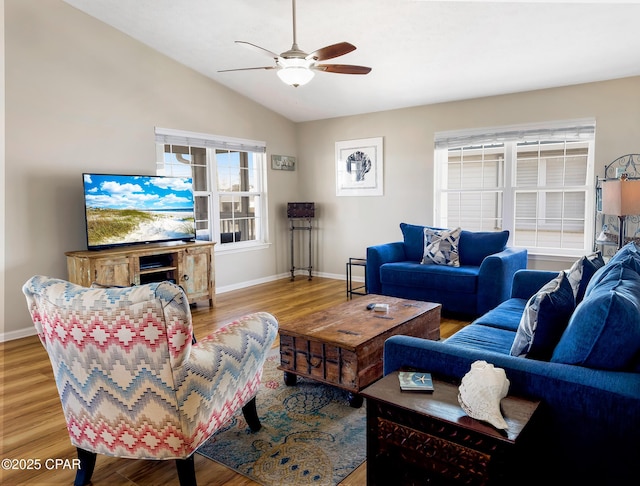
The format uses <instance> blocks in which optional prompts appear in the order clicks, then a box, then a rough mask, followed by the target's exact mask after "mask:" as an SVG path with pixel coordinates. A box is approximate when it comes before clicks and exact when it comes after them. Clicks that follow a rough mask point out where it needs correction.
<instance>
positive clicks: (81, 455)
mask: <svg viewBox="0 0 640 486" xmlns="http://www.w3.org/2000/svg"><path fill="white" fill-rule="evenodd" d="M76 449H77V451H78V459H79V460H80V469H78V472H77V473H76V480H75V481H74V482H73V486H86V485H87V484H90V483H91V476H92V475H93V470H94V468H95V467H96V457H97V456H98V455H97V454H96V453H95V452H89V451H85V450H84V449H80V447H77V448H76Z"/></svg>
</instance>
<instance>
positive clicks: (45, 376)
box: [0, 277, 468, 486]
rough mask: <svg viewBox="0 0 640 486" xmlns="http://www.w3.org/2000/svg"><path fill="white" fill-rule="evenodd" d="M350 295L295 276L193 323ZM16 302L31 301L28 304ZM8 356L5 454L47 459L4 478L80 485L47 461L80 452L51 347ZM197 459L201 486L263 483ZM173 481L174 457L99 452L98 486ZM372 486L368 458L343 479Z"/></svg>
mask: <svg viewBox="0 0 640 486" xmlns="http://www.w3.org/2000/svg"><path fill="white" fill-rule="evenodd" d="M354 299H360V300H362V302H363V305H366V303H368V300H367V297H366V296H354ZM345 300H346V295H345V282H344V281H343V280H334V279H326V278H320V277H314V278H313V279H312V280H307V279H306V278H305V277H296V280H295V281H293V282H292V281H290V280H289V279H288V278H287V279H283V280H278V281H275V282H270V283H266V284H261V285H256V286H253V287H250V288H246V289H242V290H236V291H233V292H228V293H224V294H220V295H218V296H217V299H216V306H215V308H209V307H207V306H206V305H204V304H200V305H198V306H195V307H193V308H192V315H193V326H194V331H195V333H196V337H204V336H205V335H207V334H209V333H210V332H212V331H213V330H215V329H216V328H217V327H219V326H220V325H222V324H224V323H226V322H229V321H230V320H233V319H235V318H237V317H240V316H242V315H244V314H248V313H250V312H256V311H267V312H270V313H272V314H273V315H274V316H275V317H276V318H277V319H278V321H279V322H287V321H290V320H295V319H298V318H300V316H303V315H305V314H307V313H310V312H314V311H316V310H320V309H324V308H327V307H329V306H332V305H335V304H338V303H341V302H344V301H345ZM16 305H25V307H26V303H25V302H18V303H16ZM467 323H468V322H466V321H457V320H452V319H444V318H443V319H442V323H441V328H440V330H441V336H442V337H447V336H450V335H451V334H453V333H454V332H456V331H457V330H458V329H460V328H461V327H463V326H464V325H466V324H467ZM0 358H1V361H0V363H1V369H0V385H1V388H0V407H1V413H2V422H1V426H2V429H1V430H0V437H1V448H0V451H1V452H0V459H10V460H27V461H28V460H29V459H39V460H40V462H41V467H40V469H26V470H11V469H5V468H2V469H0V484H2V485H12V486H13V485H21V484H30V485H59V484H72V483H73V479H74V477H75V470H74V469H69V468H66V469H65V468H64V467H62V466H58V467H54V466H55V465H53V466H51V465H50V464H49V463H47V462H46V461H47V459H54V460H55V459H68V460H73V459H75V458H76V451H75V448H74V447H72V446H71V443H70V442H69V436H68V434H67V430H66V425H65V422H64V417H63V415H62V410H61V407H60V400H59V397H58V393H57V391H56V387H55V382H54V379H53V373H52V371H51V365H50V363H49V359H48V357H47V354H46V352H45V350H44V348H43V347H42V345H41V344H40V341H39V340H38V338H37V337H36V336H31V337H27V338H23V339H17V340H14V341H9V342H6V343H0ZM259 412H260V411H259V410H258V413H259ZM195 463H196V476H197V478H198V484H200V485H201V486H203V485H211V486H231V485H233V486H235V485H238V486H244V485H256V484H257V483H255V482H254V481H251V480H249V479H247V478H246V477H244V476H242V475H240V474H237V473H235V472H234V471H232V470H230V469H228V468H226V467H224V466H222V465H220V464H218V463H217V462H214V461H210V460H208V459H205V458H203V457H202V456H200V455H199V454H196V456H195ZM25 465H26V464H25ZM171 484H174V485H177V484H178V480H177V475H176V469H175V463H174V461H143V460H131V459H117V458H111V457H107V456H98V461H97V464H96V469H95V472H94V475H93V485H94V486H100V485H108V486H125V485H127V486H136V485H139V486H156V485H158V486H160V485H171ZM364 484H366V467H365V464H363V465H362V466H360V467H359V468H358V469H357V470H355V471H354V472H353V473H352V474H350V475H349V476H348V477H347V478H346V479H345V480H343V481H342V482H341V483H340V485H341V486H361V485H364Z"/></svg>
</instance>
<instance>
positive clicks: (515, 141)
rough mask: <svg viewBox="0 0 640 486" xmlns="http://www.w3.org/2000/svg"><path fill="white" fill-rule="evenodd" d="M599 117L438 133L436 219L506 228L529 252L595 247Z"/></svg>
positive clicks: (473, 228) (441, 222) (451, 224)
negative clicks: (595, 159)
mask: <svg viewBox="0 0 640 486" xmlns="http://www.w3.org/2000/svg"><path fill="white" fill-rule="evenodd" d="M594 135H595V121H593V120H578V121H573V122H560V123H550V124H547V125H544V126H517V127H501V128H494V129H486V130H474V131H464V132H440V133H437V134H436V150H435V164H436V171H435V173H436V178H435V185H436V187H435V192H436V201H435V224H436V225H437V226H442V227H457V226H460V227H462V228H464V229H468V230H471V231H498V230H502V229H506V230H509V232H510V237H511V239H510V244H511V245H513V246H518V247H526V248H527V249H529V250H530V251H531V253H532V254H536V253H538V254H547V255H579V254H584V253H585V252H587V251H590V250H591V249H592V248H593V207H594V206H593V201H594V192H595V189H594V184H593V177H594V168H593V146H594V142H593V140H594Z"/></svg>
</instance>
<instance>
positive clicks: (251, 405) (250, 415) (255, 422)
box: [242, 397, 262, 432]
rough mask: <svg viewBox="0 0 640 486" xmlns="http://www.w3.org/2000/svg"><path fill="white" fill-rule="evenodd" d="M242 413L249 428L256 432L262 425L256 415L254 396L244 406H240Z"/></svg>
mask: <svg viewBox="0 0 640 486" xmlns="http://www.w3.org/2000/svg"><path fill="white" fill-rule="evenodd" d="M242 414H243V415H244V419H245V420H246V421H247V424H249V428H250V429H251V430H252V431H253V432H257V431H258V430H260V428H261V427H262V424H261V423H260V418H259V417H258V411H257V410H256V397H253V398H252V399H251V400H250V401H249V402H248V403H247V404H246V405H245V406H244V407H242Z"/></svg>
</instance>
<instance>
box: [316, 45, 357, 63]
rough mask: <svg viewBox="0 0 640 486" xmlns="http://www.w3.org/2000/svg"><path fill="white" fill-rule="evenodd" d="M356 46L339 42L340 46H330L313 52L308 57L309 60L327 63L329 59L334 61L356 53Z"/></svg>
mask: <svg viewBox="0 0 640 486" xmlns="http://www.w3.org/2000/svg"><path fill="white" fill-rule="evenodd" d="M355 50H356V46H354V45H353V44H349V43H348V42H339V43H338V44H332V45H330V46H326V47H323V48H322V49H318V50H316V51H313V52H312V53H311V54H309V55H308V56H307V59H315V60H316V61H325V60H327V59H333V58H334V57H338V56H344V55H345V54H347V53H349V52H351V51H355Z"/></svg>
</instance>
